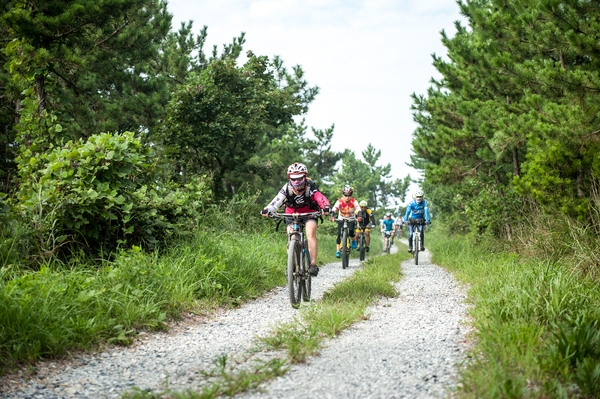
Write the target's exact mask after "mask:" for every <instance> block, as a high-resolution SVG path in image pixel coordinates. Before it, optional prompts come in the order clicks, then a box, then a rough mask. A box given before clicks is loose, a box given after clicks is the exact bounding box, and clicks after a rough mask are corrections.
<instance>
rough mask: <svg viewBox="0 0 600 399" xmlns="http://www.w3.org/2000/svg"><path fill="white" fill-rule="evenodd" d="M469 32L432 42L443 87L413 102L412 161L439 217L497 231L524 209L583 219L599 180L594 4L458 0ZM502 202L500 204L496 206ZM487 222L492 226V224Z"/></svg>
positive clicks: (502, 230) (437, 85)
mask: <svg viewBox="0 0 600 399" xmlns="http://www.w3.org/2000/svg"><path fill="white" fill-rule="evenodd" d="M460 7H461V11H462V13H463V15H465V17H466V18H467V21H468V24H469V27H468V29H467V28H465V27H463V26H461V25H460V24H458V23H457V33H456V35H455V36H454V37H453V38H449V37H447V36H446V35H445V34H443V35H442V41H443V43H444V45H445V46H446V48H447V49H448V58H449V61H445V60H443V59H441V58H437V57H435V58H434V65H435V67H436V68H437V69H438V71H439V72H440V73H441V74H442V76H443V79H442V80H440V81H435V82H434V85H433V86H432V87H431V88H430V89H429V90H428V92H427V95H426V96H417V95H414V96H413V99H414V105H413V110H414V114H415V120H416V121H417V123H418V124H419V126H418V128H417V130H416V131H415V135H414V140H413V149H414V152H415V156H414V157H413V158H412V165H413V166H414V167H417V168H419V169H422V170H423V171H424V176H425V183H424V185H425V186H426V187H427V192H428V195H431V196H432V198H431V199H432V200H433V202H434V203H435V204H436V205H437V206H438V207H439V209H443V210H444V211H446V212H447V213H446V214H447V215H451V214H454V213H457V214H462V215H463V216H464V215H465V210H466V209H468V208H469V206H471V205H473V204H477V209H480V210H481V212H480V213H479V215H485V214H490V215H492V214H494V213H495V214H496V217H495V218H493V217H492V218H488V217H484V216H481V217H480V216H478V215H475V214H474V213H471V214H470V215H469V218H471V220H472V222H473V224H472V225H473V226H474V228H476V229H477V230H481V229H488V228H492V226H498V225H499V224H503V225H504V227H503V228H497V227H495V228H492V230H494V231H496V232H497V234H507V235H508V237H509V238H510V225H511V224H512V223H514V222H516V221H517V220H518V218H519V217H520V216H519V209H520V208H522V205H523V202H524V201H525V202H526V201H531V200H533V201H535V202H537V203H538V204H539V205H541V206H542V208H544V209H545V210H546V211H548V212H553V211H554V210H555V209H558V210H559V211H560V212H562V213H563V214H565V215H568V216H571V217H575V218H579V219H580V220H582V221H586V220H587V221H589V220H590V206H591V205H592V204H593V201H591V198H592V196H593V191H594V185H595V182H596V181H597V179H598V177H599V174H598V173H599V170H598V165H599V163H600V161H599V158H598V157H597V155H592V154H598V150H599V149H600V148H598V146H599V145H600V144H599V143H600V141H599V140H598V135H599V133H598V132H599V131H600V130H599V126H600V119H599V117H598V115H600V113H599V111H600V96H599V95H598V89H599V88H600V76H599V73H598V70H599V69H598V66H599V62H600V59H599V57H598V54H599V50H600V48H599V46H600V45H599V42H598V40H597V39H598V38H597V32H598V28H599V27H600V26H599V23H600V21H598V19H597V18H596V17H595V16H596V15H598V12H599V11H600V6H599V5H598V4H597V3H594V2H587V1H578V0H573V1H568V2H560V3H558V2H555V1H551V0H538V1H530V0H517V1H506V0H491V1H469V0H468V1H464V2H460ZM497 199H500V200H497ZM492 219H494V220H492Z"/></svg>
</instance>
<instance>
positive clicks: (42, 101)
mask: <svg viewBox="0 0 600 399" xmlns="http://www.w3.org/2000/svg"><path fill="white" fill-rule="evenodd" d="M35 91H36V94H37V99H38V116H39V117H40V118H41V117H42V112H43V111H44V110H45V109H46V82H45V78H44V76H42V75H35Z"/></svg>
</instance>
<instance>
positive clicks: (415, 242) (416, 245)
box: [413, 230, 421, 265]
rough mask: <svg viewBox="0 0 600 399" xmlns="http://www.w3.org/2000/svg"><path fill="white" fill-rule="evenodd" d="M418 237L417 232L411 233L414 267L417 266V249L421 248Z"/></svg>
mask: <svg viewBox="0 0 600 399" xmlns="http://www.w3.org/2000/svg"><path fill="white" fill-rule="evenodd" d="M420 241H421V240H420V237H419V231H418V230H417V231H415V232H413V256H414V258H415V265H418V264H419V249H420V248H421V243H420Z"/></svg>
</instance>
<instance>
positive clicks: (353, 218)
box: [335, 216, 356, 222]
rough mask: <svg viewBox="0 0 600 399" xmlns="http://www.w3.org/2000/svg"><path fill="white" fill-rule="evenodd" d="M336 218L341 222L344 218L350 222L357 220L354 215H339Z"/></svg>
mask: <svg viewBox="0 0 600 399" xmlns="http://www.w3.org/2000/svg"><path fill="white" fill-rule="evenodd" d="M335 220H336V221H338V222H341V221H344V220H347V221H349V222H353V221H355V220H356V217H354V216H338V217H337V218H336V219H335Z"/></svg>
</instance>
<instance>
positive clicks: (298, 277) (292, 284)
mask: <svg viewBox="0 0 600 399" xmlns="http://www.w3.org/2000/svg"><path fill="white" fill-rule="evenodd" d="M301 271H302V270H301V265H300V243H298V240H296V239H292V240H290V242H289V246H288V264H287V281H288V292H289V295H290V303H291V304H292V307H294V308H297V307H298V306H299V305H300V300H301V299H302V291H303V290H304V280H303V279H302V273H301Z"/></svg>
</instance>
